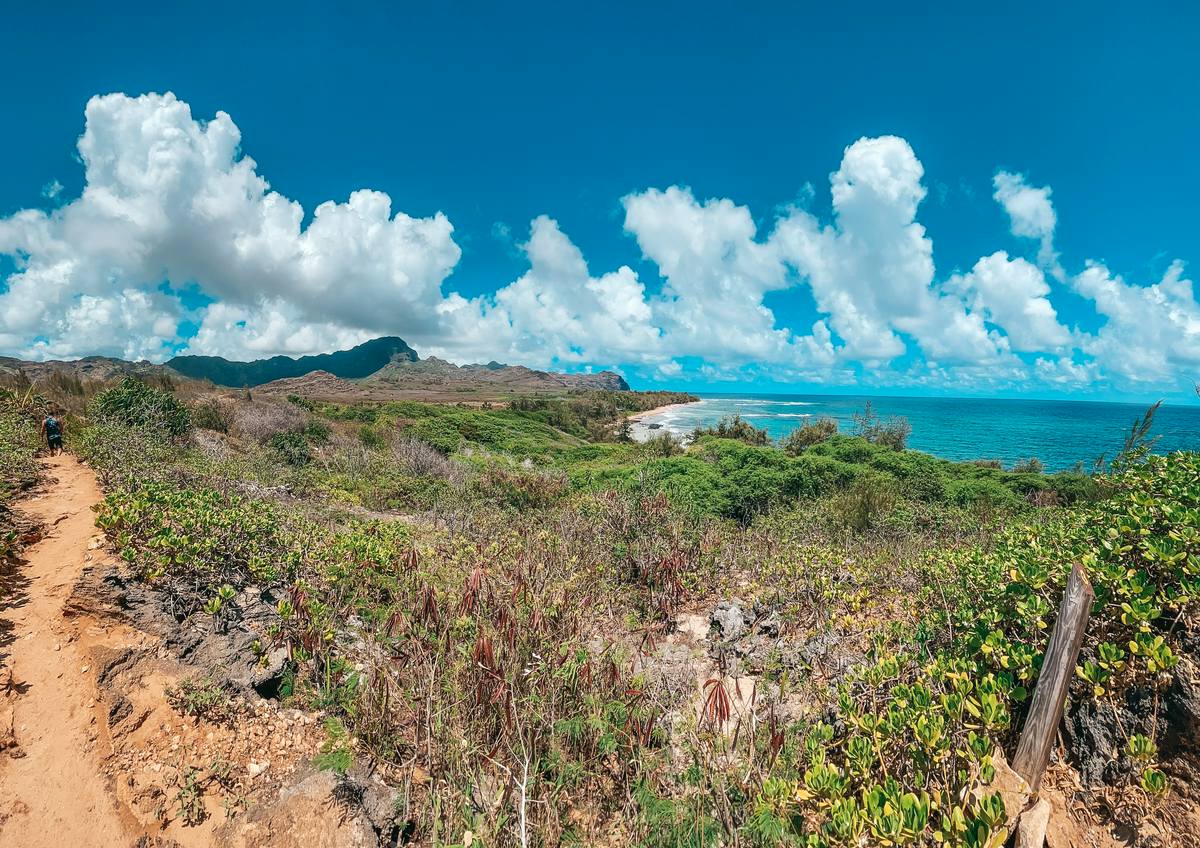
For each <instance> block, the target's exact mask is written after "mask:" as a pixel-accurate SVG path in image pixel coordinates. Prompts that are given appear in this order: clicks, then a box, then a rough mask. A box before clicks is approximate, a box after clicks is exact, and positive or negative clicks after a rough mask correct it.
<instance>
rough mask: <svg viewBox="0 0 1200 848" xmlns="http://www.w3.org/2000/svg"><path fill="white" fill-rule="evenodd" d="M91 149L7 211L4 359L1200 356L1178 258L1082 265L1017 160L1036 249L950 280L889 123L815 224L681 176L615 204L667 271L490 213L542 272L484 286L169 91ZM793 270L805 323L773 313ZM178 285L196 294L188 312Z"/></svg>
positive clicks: (1048, 363)
mask: <svg viewBox="0 0 1200 848" xmlns="http://www.w3.org/2000/svg"><path fill="white" fill-rule="evenodd" d="M79 154H80V159H81V161H82V163H83V166H84V169H85V173H84V177H85V184H84V189H83V192H82V194H81V195H80V196H79V197H78V198H75V199H68V198H65V197H63V196H62V187H61V185H60V184H59V183H57V181H55V182H53V183H51V184H49V185H48V186H47V188H46V191H45V196H46V200H47V206H48V207H50V208H48V209H47V210H41V209H25V210H21V211H18V212H17V213H15V214H13V215H11V216H9V217H7V218H0V254H2V255H5V256H8V257H10V258H11V260H12V261H11V262H6V265H5V267H6V268H7V267H8V266H9V265H12V266H13V269H14V270H12V272H11V273H9V275H8V277H7V279H6V280H5V281H4V284H0V352H3V353H13V354H17V355H21V356H27V357H33V358H48V357H64V358H69V357H72V356H79V355H84V354H90V353H105V354H110V355H114V356H121V357H125V358H142V357H147V358H151V359H163V358H166V357H168V356H170V355H171V354H172V353H173V352H174V351H175V350H178V349H180V348H181V347H185V346H186V347H187V348H188V349H189V350H191V351H193V352H206V353H217V354H221V355H225V356H228V357H231V358H241V359H245V358H258V357H262V356H269V355H273V354H277V353H284V354H293V355H295V354H303V353H312V352H316V351H322V350H330V349H334V348H344V347H348V346H351V345H353V344H356V343H358V342H360V341H363V340H365V339H366V338H369V337H371V336H374V335H379V334H383V333H396V334H399V335H402V336H404V337H405V338H406V339H407V340H409V341H410V342H411V343H413V344H414V345H415V346H417V347H418V349H420V350H422V351H425V352H429V353H435V354H437V355H441V356H445V357H447V358H450V359H454V360H455V361H459V362H464V361H480V360H488V359H493V358H495V359H504V360H506V361H510V362H520V363H525V364H528V365H532V366H539V367H572V368H588V367H592V366H605V367H622V366H624V367H631V368H633V369H636V370H638V371H639V372H640V373H642V374H646V375H653V377H654V378H656V379H686V378H687V377H688V375H689V374H699V375H700V376H702V377H704V378H705V379H710V380H745V379H764V380H770V381H774V382H783V381H788V380H792V381H796V382H814V383H819V382H837V383H841V384H845V383H850V382H856V381H863V382H868V383H873V384H878V385H884V384H887V385H908V386H921V387H935V386H941V387H959V386H970V387H971V388H973V389H975V390H978V388H979V387H980V386H987V387H996V388H1000V387H1011V386H1014V385H1016V386H1021V385H1028V384H1029V381H1030V380H1036V381H1038V382H1039V383H1040V384H1042V385H1046V386H1054V387H1063V388H1064V389H1073V388H1075V387H1080V386H1085V385H1096V384H1098V383H1101V382H1104V381H1108V380H1117V381H1122V382H1123V383H1124V384H1127V385H1134V386H1138V385H1141V386H1145V385H1150V384H1155V385H1159V384H1164V383H1173V382H1176V381H1178V380H1179V379H1180V378H1181V376H1187V377H1189V378H1190V377H1191V376H1193V374H1192V372H1194V371H1195V370H1196V369H1197V367H1200V306H1198V305H1197V302H1196V299H1195V293H1194V290H1193V285H1192V283H1191V281H1189V280H1188V279H1186V278H1185V276H1184V272H1183V266H1182V264H1181V263H1176V264H1175V265H1172V266H1171V268H1170V269H1169V270H1168V271H1167V273H1166V274H1165V275H1164V277H1163V279H1162V280H1160V281H1159V282H1158V283H1156V284H1154V285H1149V286H1141V285H1136V284H1133V283H1128V282H1126V281H1125V280H1123V279H1122V278H1121V277H1119V276H1117V275H1114V274H1113V273H1112V272H1110V271H1109V270H1108V269H1107V268H1105V267H1104V266H1103V265H1099V264H1095V263H1090V264H1089V265H1088V266H1087V267H1086V268H1085V270H1084V271H1083V272H1082V273H1079V274H1078V275H1076V276H1074V277H1071V278H1068V277H1067V275H1066V273H1065V271H1064V270H1063V269H1062V267H1061V265H1060V264H1059V260H1058V255H1057V253H1056V252H1055V250H1054V236H1055V230H1056V227H1057V215H1056V212H1055V209H1054V205H1053V203H1052V202H1051V196H1052V193H1051V189H1050V187H1049V186H1042V187H1036V186H1032V185H1030V184H1029V183H1028V182H1027V180H1026V178H1025V177H1024V176H1023V175H1021V174H1015V173H1010V172H1007V171H1001V172H999V173H997V174H996V175H995V177H994V189H995V192H994V198H995V200H996V201H997V202H999V203H1000V204H1001V205H1002V206H1003V208H1004V209H1005V211H1006V213H1007V215H1008V216H1009V219H1010V222H1011V227H1012V232H1013V233H1014V234H1015V235H1017V236H1019V237H1021V238H1029V239H1034V240H1036V241H1037V242H1038V244H1039V251H1038V261H1037V264H1034V263H1032V262H1030V261H1027V260H1025V259H1023V258H1019V257H1012V256H1010V255H1009V254H1008V253H1006V252H1004V251H997V252H995V253H992V254H990V255H987V256H984V257H982V258H980V259H979V260H978V261H976V262H975V263H974V265H973V267H971V268H970V270H968V271H965V272H961V273H955V274H952V275H950V276H949V277H948V278H947V277H944V276H943V277H940V278H939V276H938V275H937V271H936V267H935V263H934V253H933V241H932V239H931V238H930V236H929V234H928V233H927V232H926V230H925V228H924V226H923V225H922V224H921V223H920V220H919V212H920V209H921V204H922V203H923V201H924V200H925V197H926V188H925V185H924V182H923V181H924V179H925V174H924V169H923V167H922V165H921V162H920V160H919V159H918V158H917V156H916V154H915V153H914V151H913V150H912V148H911V147H910V146H909V144H908V143H907V142H906V141H905V140H904V139H901V138H897V137H894V136H883V137H880V138H863V139H859V140H858V141H856V142H855V143H853V144H851V145H850V146H849V147H847V148H846V149H845V151H844V153H843V157H842V160H841V162H840V163H839V165H838V167H837V169H836V170H835V171H834V172H833V173H831V174H830V176H829V191H830V198H831V201H832V206H831V208H832V215H831V216H830V217H829V218H828V219H826V220H822V219H821V218H819V217H818V216H817V215H814V214H812V213H811V212H809V211H807V210H806V209H804V208H799V207H796V206H793V207H787V208H783V209H781V210H779V211H778V212H777V214H776V217H775V220H774V221H772V222H771V223H770V225H769V226H760V225H759V224H758V223H756V220H755V218H754V216H753V215H752V213H751V210H750V209H749V208H747V207H746V206H744V205H740V204H738V203H736V202H735V201H734V200H732V199H729V198H710V199H700V198H697V197H696V196H695V195H694V194H693V192H692V191H691V190H690V189H688V188H685V187H681V186H670V187H667V188H661V189H660V188H650V189H646V190H643V191H636V192H633V193H631V194H629V195H627V196H625V197H624V198H622V200H621V203H622V207H623V210H624V229H625V232H626V233H627V234H628V235H629V236H630V237H631V238H632V241H633V242H635V243H636V245H637V249H638V250H640V252H641V255H642V257H643V258H644V259H646V260H647V261H648V262H650V263H652V264H653V265H654V266H656V268H657V271H658V278H656V279H648V280H643V279H641V278H639V275H638V273H637V272H636V271H635V270H634V269H633V268H631V267H630V266H628V265H620V266H618V267H616V268H615V269H612V270H608V269H597V270H593V269H591V268H589V266H588V263H587V261H586V259H585V257H584V255H583V253H582V251H580V249H579V248H578V247H577V246H576V245H575V244H574V243H573V242H572V241H571V239H570V238H569V237H568V235H567V234H566V233H564V232H563V231H562V229H561V228H560V227H559V225H558V223H557V222H556V221H555V220H554V219H553V218H551V217H549V216H546V215H542V216H539V217H537V218H535V219H534V220H533V221H532V222H531V224H530V229H529V237H528V241H526V242H524V243H517V241H516V238H519V236H517V237H516V238H514V233H513V232H512V231H511V230H510V229H509V227H508V226H507V225H505V224H503V223H497V224H495V225H494V226H493V227H492V235H493V237H494V238H495V239H496V240H497V241H499V242H500V243H501V244H503V245H505V247H506V249H509V250H511V251H512V252H513V254H514V255H517V256H523V257H524V258H525V260H526V261H527V262H528V269H527V270H526V271H525V272H524V273H523V274H521V275H520V276H519V277H518V278H517V279H515V280H512V281H511V282H509V283H507V284H506V285H503V286H501V287H500V288H498V289H497V290H496V291H494V292H491V293H488V294H484V295H481V296H478V297H473V298H467V297H463V296H461V295H460V294H457V293H454V292H453V291H447V290H446V288H447V287H446V283H447V279H448V277H449V275H450V274H451V272H452V271H453V269H454V268H455V267H456V265H457V263H458V261H459V259H460V255H461V252H460V250H459V247H458V245H457V244H456V243H455V241H454V238H453V233H454V230H453V227H452V226H451V224H450V222H449V220H448V219H447V218H446V217H445V216H444V215H442V214H440V213H439V214H435V215H433V216H431V217H424V218H422V217H413V216H410V215H407V214H405V213H403V212H400V211H396V210H395V209H394V208H393V204H392V200H391V198H390V197H389V196H388V195H387V194H384V193H383V192H379V191H374V190H370V189H362V190H359V191H355V192H352V193H351V194H350V195H349V197H348V198H347V199H346V200H345V202H332V201H331V202H326V203H322V204H320V205H319V206H317V207H316V209H315V210H313V214H312V217H311V220H309V221H308V223H307V225H306V224H305V214H304V210H303V209H302V208H301V206H300V205H299V204H298V203H297V202H295V201H293V200H290V199H288V198H287V197H285V196H283V195H282V194H280V193H278V192H276V191H273V190H272V189H271V187H270V185H269V184H268V182H267V180H266V179H265V177H263V176H262V175H261V174H260V173H259V171H258V166H257V164H256V163H255V161H254V160H253V159H251V158H250V157H249V156H246V155H244V154H243V153H242V139H241V133H240V131H239V130H238V128H237V126H236V125H235V124H234V122H233V120H232V119H231V118H230V117H229V116H228V115H226V114H225V113H223V112H218V113H217V114H216V116H215V117H213V118H212V119H211V120H207V121H203V120H198V119H196V118H194V117H193V116H192V114H191V110H190V108H189V107H188V105H187V104H186V103H183V102H181V101H179V100H178V99H177V98H175V97H174V96H173V95H170V94H166V95H154V94H151V95H145V96H142V97H127V96H125V95H120V94H114V95H107V96H103V97H96V98H93V99H92V100H91V101H90V102H89V103H88V106H87V111H86V125H85V129H84V132H83V135H82V136H81V137H80V139H79ZM807 194H808V195H811V194H813V191H812V189H811V188H809V189H807ZM64 201H66V202H64ZM1047 274H1050V275H1052V276H1054V277H1056V278H1057V279H1059V280H1062V281H1063V282H1064V283H1066V284H1069V285H1070V286H1071V287H1072V289H1073V290H1074V291H1075V292H1076V293H1078V294H1079V295H1081V296H1082V297H1084V298H1086V299H1088V300H1089V301H1091V302H1092V303H1093V304H1094V306H1095V310H1096V312H1097V314H1098V315H1099V316H1101V317H1103V318H1104V323H1103V325H1102V326H1101V328H1100V329H1099V330H1098V331H1096V332H1095V333H1094V334H1090V335H1089V334H1085V333H1080V332H1078V331H1071V330H1069V329H1068V328H1067V327H1066V326H1064V324H1063V323H1062V321H1061V320H1060V317H1059V313H1058V310H1057V309H1056V307H1055V304H1054V298H1055V287H1054V286H1053V285H1052V282H1051V281H1050V280H1048V279H1047ZM801 286H807V287H808V288H809V289H810V290H811V293H812V298H813V302H814V303H815V306H816V314H813V315H807V316H806V317H804V318H803V319H802V320H799V319H795V318H790V319H789V318H787V317H784V316H783V315H782V314H777V313H776V311H774V310H773V309H772V308H771V307H770V306H768V303H772V302H773V301H772V299H771V296H772V295H773V294H776V293H780V292H784V291H786V290H788V289H793V288H796V287H801ZM181 290H186V291H192V290H194V291H196V292H198V293H199V294H200V295H202V297H201V298H200V301H201V302H204V303H207V305H206V306H200V307H189V306H187V305H186V304H188V303H192V302H193V301H192V300H191V299H190V298H188V297H181V296H180V295H179V294H178V292H179V291H181ZM181 327H187V328H192V329H190V330H189V332H190V333H191V336H190V337H185V335H186V334H181V329H180V328H181ZM196 327H198V329H195V328H196ZM693 360H694V362H693ZM685 361H686V362H688V365H687V366H685V365H684V364H682V363H683V362H685ZM897 361H899V362H900V363H901V364H900V365H893V364H892V363H895V362H897Z"/></svg>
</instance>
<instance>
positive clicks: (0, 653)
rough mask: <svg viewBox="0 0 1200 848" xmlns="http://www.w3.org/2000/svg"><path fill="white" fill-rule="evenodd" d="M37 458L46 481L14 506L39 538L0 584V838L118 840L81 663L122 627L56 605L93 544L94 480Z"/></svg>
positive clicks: (121, 822)
mask: <svg viewBox="0 0 1200 848" xmlns="http://www.w3.org/2000/svg"><path fill="white" fill-rule="evenodd" d="M44 462H45V466H44V467H45V471H46V473H47V477H48V479H49V482H48V484H47V485H46V486H45V488H44V490H43V491H42V492H41V493H40V494H38V495H35V496H34V497H31V498H28V499H26V500H25V501H23V502H21V503H19V504H18V506H17V509H18V510H19V511H21V512H23V513H25V514H27V515H29V516H30V517H31V518H34V519H36V520H37V521H38V522H39V523H40V524H41V525H42V527H43V532H44V533H45V536H44V538H42V539H41V540H40V541H38V542H37V543H36V544H34V545H32V546H31V547H29V548H28V549H27V550H26V551H25V556H24V559H25V562H24V563H23V564H22V565H21V566H19V567H18V569H17V570H16V572H15V573H13V574H9V575H6V576H5V577H4V578H3V581H2V582H0V666H3V667H5V668H6V670H4V671H0V745H2V744H3V740H4V739H7V741H8V743H9V747H8V751H7V752H5V753H6V754H7V756H6V755H5V754H0V845H13V846H16V845H20V846H24V848H42V846H46V848H51V846H54V848H57V846H61V845H79V846H90V845H95V846H125V845H129V844H131V843H132V842H133V841H134V840H135V839H136V837H137V835H138V831H139V828H138V827H137V824H136V822H134V821H132V820H130V818H129V816H128V814H127V813H123V812H122V811H121V810H120V809H118V807H117V805H116V804H115V803H114V801H113V796H112V794H111V792H110V791H109V786H108V783H107V780H106V779H105V777H104V776H103V773H102V769H101V765H100V764H101V762H102V760H103V757H104V756H106V754H107V746H108V740H107V735H106V722H105V721H104V716H103V714H102V712H101V710H102V707H101V706H100V705H99V703H98V701H97V698H96V684H95V669H93V668H90V667H89V663H90V662H91V661H90V655H91V652H92V650H94V649H95V648H97V647H103V646H107V645H112V646H117V645H119V644H120V643H121V642H122V641H123V638H124V636H125V635H126V634H123V633H122V632H121V631H120V630H119V629H114V628H112V627H104V626H101V625H100V624H98V623H97V622H95V621H94V620H91V619H89V618H86V617H77V618H67V617H66V616H64V614H63V605H64V602H65V601H66V600H67V598H68V597H69V596H70V594H71V590H72V588H73V587H74V585H75V581H76V580H77V579H78V577H79V574H80V572H81V571H82V570H83V567H84V564H85V563H86V562H87V561H89V560H90V559H91V558H92V554H91V553H90V550H91V549H92V548H94V547H96V546H97V545H98V544H99V543H98V539H99V534H98V533H97V531H96V529H95V525H94V523H93V520H94V517H93V514H92V510H91V507H92V506H93V505H94V504H96V503H97V502H98V501H99V500H100V489H99V487H98V485H97V483H96V478H95V476H94V475H93V474H92V472H91V471H90V470H89V469H88V468H86V467H85V466H83V465H81V464H80V463H79V461H78V460H77V459H75V457H73V456H69V455H65V454H64V455H61V456H58V457H53V458H49V459H47V460H45V461H44ZM10 674H11V679H10ZM5 690H7V691H5Z"/></svg>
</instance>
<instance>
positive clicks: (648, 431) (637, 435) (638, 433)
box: [629, 400, 700, 442]
mask: <svg viewBox="0 0 1200 848" xmlns="http://www.w3.org/2000/svg"><path fill="white" fill-rule="evenodd" d="M693 403H700V401H698V400H695V401H689V402H687V403H668V404H664V405H663V406H656V407H654V409H647V410H646V411H645V412H638V413H636V414H634V415H630V416H629V423H630V424H631V425H632V426H631V427H630V435H631V436H633V440H634V441H635V442H644V441H646V440H647V439H650V438H651V437H653V436H654V435H656V434H658V433H665V432H668V431H667V429H666V428H663V427H657V426H654V427H652V426H651V421H652V419H653V418H654V417H655V416H658V415H661V414H662V413H664V412H670V411H671V410H672V409H676V408H678V407H681V406H688V405H690V404H693Z"/></svg>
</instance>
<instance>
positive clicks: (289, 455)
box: [267, 432, 312, 468]
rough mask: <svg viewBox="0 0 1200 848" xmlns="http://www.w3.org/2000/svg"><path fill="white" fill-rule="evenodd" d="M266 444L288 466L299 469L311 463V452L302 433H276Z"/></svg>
mask: <svg viewBox="0 0 1200 848" xmlns="http://www.w3.org/2000/svg"><path fill="white" fill-rule="evenodd" d="M267 444H269V445H270V446H271V449H272V450H274V451H275V453H277V454H279V458H280V459H282V460H283V461H284V462H286V463H287V464H288V465H292V466H295V467H296V468H300V467H303V466H305V465H308V464H309V463H310V462H312V452H311V451H309V449H308V442H307V440H305V438H304V435H303V434H302V433H293V432H286V433H276V434H275V435H274V436H272V437H271V439H270V441H269V442H268V443H267Z"/></svg>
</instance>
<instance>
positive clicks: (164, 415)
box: [88, 377, 191, 436]
mask: <svg viewBox="0 0 1200 848" xmlns="http://www.w3.org/2000/svg"><path fill="white" fill-rule="evenodd" d="M88 414H89V415H90V416H92V417H94V418H97V419H100V420H104V421H109V422H113V423H118V424H127V425H130V426H135V427H146V428H150V429H156V430H160V431H162V432H164V433H166V434H168V435H170V436H182V435H183V434H185V433H186V432H187V431H188V430H189V429H190V428H191V416H190V414H189V412H188V408H187V407H186V406H184V404H183V403H182V402H181V401H180V400H178V399H177V398H176V397H175V396H174V395H172V394H170V393H168V392H165V391H163V390H161V389H156V388H154V387H152V386H149V385H147V384H146V383H143V382H142V381H141V380H138V379H136V378H135V377H126V378H125V379H123V380H122V381H121V382H120V384H119V385H117V386H114V387H113V388H111V389H105V390H104V391H102V392H100V393H99V394H97V395H96V396H95V397H94V398H92V402H91V404H89V406H88Z"/></svg>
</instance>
